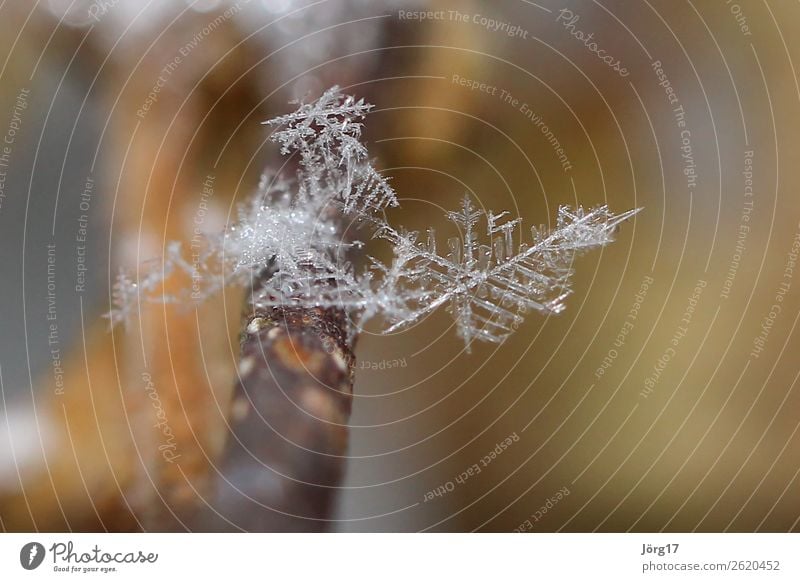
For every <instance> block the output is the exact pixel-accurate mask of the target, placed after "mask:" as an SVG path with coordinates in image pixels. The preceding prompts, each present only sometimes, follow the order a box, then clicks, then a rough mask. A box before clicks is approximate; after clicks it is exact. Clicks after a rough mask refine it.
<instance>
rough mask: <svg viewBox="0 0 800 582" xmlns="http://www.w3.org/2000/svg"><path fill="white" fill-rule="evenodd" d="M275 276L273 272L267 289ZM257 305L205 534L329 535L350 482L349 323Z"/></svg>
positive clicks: (248, 323)
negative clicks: (339, 495) (338, 499)
mask: <svg viewBox="0 0 800 582" xmlns="http://www.w3.org/2000/svg"><path fill="white" fill-rule="evenodd" d="M270 276H271V273H270V272H268V270H266V269H265V273H264V274H262V275H261V278H262V282H263V280H266V279H267V278H269V277H270ZM252 297H253V295H252V294H251V295H250V299H249V300H248V302H247V303H248V305H247V308H246V310H245V313H246V317H245V326H244V332H243V338H242V347H241V358H240V363H239V381H238V382H237V385H236V388H235V390H234V394H233V400H232V404H231V418H230V431H231V432H230V435H229V440H228V443H227V445H226V447H225V450H224V452H223V454H222V457H221V462H220V467H219V470H220V476H219V479H218V481H217V487H216V503H215V507H214V510H215V512H217V513H218V515H216V516H215V518H214V520H213V521H212V522H211V523H207V524H204V529H205V527H206V526H208V528H209V529H215V530H216V529H243V530H246V531H321V530H325V529H326V528H327V524H328V521H326V520H329V519H330V516H331V512H332V508H333V503H334V500H335V494H336V491H337V487H338V485H339V483H340V481H341V478H342V475H343V472H344V455H345V453H346V450H347V440H348V428H347V424H346V423H347V421H348V419H349V416H350V408H351V400H352V394H353V363H354V356H353V351H352V350H353V345H352V343H351V342H350V341H348V334H347V332H346V329H347V322H346V320H345V315H344V313H343V312H342V311H341V310H337V309H322V308H312V309H309V308H298V307H274V308H273V307H270V308H266V309H263V308H259V307H257V306H255V305H253V301H252ZM214 522H216V523H214Z"/></svg>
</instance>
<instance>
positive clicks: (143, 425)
mask: <svg viewBox="0 0 800 582" xmlns="http://www.w3.org/2000/svg"><path fill="white" fill-rule="evenodd" d="M419 11H431V12H430V13H429V14H427V15H426V18H425V19H424V20H423V19H421V18H420V17H419V14H418V13H419ZM576 17H577V18H576ZM799 34H800V7H798V5H797V3H795V2H789V1H788V0H787V1H785V2H769V3H767V2H743V1H742V2H739V3H736V2H726V1H719V2H671V1H657V2H642V3H638V2H637V3H634V2H625V1H604V2H589V1H583V0H572V1H570V2H565V3H563V4H561V3H557V2H552V1H551V0H542V1H541V2H536V3H534V2H528V1H527V0H506V1H503V2H489V1H488V0H487V1H483V2H480V1H473V0H468V1H463V0H462V1H459V2H455V1H454V0H450V1H438V0H431V1H430V2H422V1H412V0H407V1H404V0H394V1H391V0H382V1H372V2H367V1H366V0H363V1H356V0H327V1H317V2H311V1H307V0H261V1H257V0H251V1H250V2H246V1H244V0H242V1H240V2H238V3H235V2H223V1H219V0H200V1H198V2H194V3H192V2H189V1H187V2H183V1H179V0H173V1H170V2H152V3H142V2H134V1H132V0H120V1H118V2H93V3H92V2H85V1H81V0H75V1H74V2H72V1H71V0H50V1H49V2H27V1H23V0H9V1H7V2H5V3H3V4H2V6H0V46H2V51H1V52H0V55H2V57H3V58H2V69H0V77H1V78H2V83H1V84H0V87H2V89H1V90H0V134H2V135H3V136H4V138H5V143H4V144H0V154H4V155H5V158H0V171H1V172H4V173H3V174H2V175H0V180H2V181H0V237H2V238H1V239H0V273H2V277H0V290H1V292H2V295H1V296H0V297H2V302H0V346H2V349H0V380H1V381H2V383H1V385H0V387H1V388H2V403H1V404H0V406H2V411H3V412H2V414H0V519H2V522H1V523H0V525H2V527H3V528H4V529H5V530H34V529H90V530H91V529H96V530H101V531H102V530H103V529H109V530H118V529H129V528H134V527H145V528H147V524H148V523H150V522H151V520H150V514H151V513H157V512H159V511H163V507H169V506H171V504H173V503H179V502H180V501H181V500H185V499H186V498H187V497H192V496H195V495H202V494H203V491H202V483H200V481H199V480H197V479H195V477H194V476H195V475H197V474H199V473H201V472H202V471H203V469H204V467H206V466H207V465H208V464H209V463H213V459H214V455H215V453H216V452H218V451H219V448H220V446H221V441H222V439H223V438H224V418H225V415H226V414H227V411H226V410H225V403H226V402H227V396H228V394H229V391H230V389H231V386H232V378H233V377H234V366H235V364H236V357H237V349H238V346H237V337H236V335H237V333H238V329H237V326H238V324H239V320H238V313H239V310H240V308H241V293H240V292H239V291H236V290H231V291H229V292H226V293H225V294H224V295H223V296H221V297H219V298H217V299H215V300H214V301H211V302H209V303H208V304H206V305H205V306H204V307H203V308H202V309H201V310H200V311H199V312H197V313H195V312H194V311H192V312H191V313H187V312H186V311H185V310H180V309H176V308H174V307H172V306H167V307H164V306H151V307H149V308H146V309H145V310H144V311H143V313H142V314H141V318H139V319H137V321H136V322H135V323H134V325H131V326H129V327H128V328H126V329H118V330H115V331H114V332H113V333H109V332H108V329H107V322H106V321H105V320H104V319H102V317H101V316H102V314H103V313H104V312H105V311H106V310H107V309H108V307H109V291H110V280H111V278H112V277H113V275H114V274H115V273H116V271H117V269H118V268H120V267H125V268H129V269H135V268H136V265H137V264H138V263H140V262H141V261H143V260H145V259H150V258H154V257H155V259H156V260H159V258H160V257H161V256H162V253H163V251H164V247H165V243H166V241H168V240H183V241H188V240H189V239H190V237H191V235H192V228H193V226H194V224H195V223H194V220H195V218H196V217H197V216H198V212H199V209H200V203H201V200H202V199H201V192H202V188H203V183H204V182H206V181H207V180H208V179H209V176H210V177H212V182H213V192H214V193H213V197H212V199H211V201H210V204H211V207H212V208H211V209H210V210H209V211H208V212H207V213H205V214H204V215H203V220H202V227H203V229H204V230H206V231H208V232H214V231H217V230H219V229H221V228H222V227H223V226H224V225H225V223H226V222H227V221H229V220H231V218H232V217H233V216H234V215H235V210H234V203H235V202H236V201H241V200H243V199H245V198H246V197H247V196H248V195H249V193H251V192H252V191H253V189H254V187H255V185H256V184H257V182H258V178H259V175H260V173H261V171H262V169H263V167H264V166H265V165H266V164H279V163H280V162H281V160H280V158H279V156H278V155H277V152H276V148H275V147H274V146H273V145H272V144H270V143H269V142H267V132H266V130H265V128H264V127H263V126H262V125H260V122H261V121H263V120H265V119H268V118H269V117H271V116H274V115H276V114H279V113H283V112H285V111H287V110H288V108H289V107H290V106H289V105H287V101H289V100H290V99H292V98H297V97H302V96H304V95H311V96H315V95H317V94H319V92H320V91H321V90H323V89H324V88H326V87H328V86H330V85H333V84H338V85H341V86H342V87H344V88H345V89H346V90H347V91H348V92H351V93H354V94H357V95H359V96H364V97H366V98H367V99H368V100H369V101H370V102H372V103H375V104H376V107H375V110H374V113H373V114H372V115H371V116H370V117H369V118H368V120H367V129H366V131H365V137H366V139H367V140H368V142H369V145H370V152H371V153H372V154H373V155H375V156H377V157H378V159H379V160H380V163H379V166H380V167H382V168H383V169H384V170H385V172H386V173H387V174H388V175H390V176H392V179H393V183H394V185H395V187H396V189H397V191H398V193H399V195H400V198H401V202H402V208H401V209H399V210H397V211H392V212H393V216H392V218H393V219H394V220H396V221H397V222H400V223H402V224H404V225H406V226H408V227H415V228H423V227H424V226H427V225H428V224H431V223H433V224H434V225H435V226H437V227H439V226H442V225H443V222H442V221H443V219H442V212H443V209H450V208H453V207H455V206H456V204H457V203H458V199H459V198H460V197H461V196H462V195H463V193H464V192H465V191H467V192H470V193H471V194H472V195H473V196H474V197H476V198H477V199H478V200H479V202H480V204H482V205H483V206H484V207H486V208H490V209H493V210H495V211H499V210H501V209H506V208H507V209H509V210H511V211H512V213H513V214H515V215H518V216H520V217H522V218H523V219H524V221H525V224H526V225H531V224H539V223H548V222H552V220H553V218H554V216H555V213H556V209H557V207H558V205H560V204H572V205H576V204H583V205H586V206H592V205H597V204H608V205H609V206H610V207H611V208H612V209H613V210H615V211H618V212H621V211H625V210H627V209H630V208H633V207H644V211H643V212H642V213H640V214H639V215H638V216H637V217H636V220H635V221H633V222H630V223H628V224H626V225H624V226H623V227H622V229H621V231H620V233H619V236H618V242H616V243H615V244H613V245H611V246H609V247H607V248H605V249H603V250H602V251H601V252H594V253H592V254H590V255H587V256H585V257H582V258H580V259H579V261H578V264H577V265H576V267H577V270H578V275H577V280H576V286H575V287H576V293H575V294H574V296H572V297H571V299H570V300H569V304H568V309H567V311H566V312H565V313H564V314H562V315H560V316H558V317H549V318H543V317H542V316H540V315H538V314H530V315H529V316H528V318H527V320H526V322H525V324H524V325H523V326H521V328H520V329H519V331H518V332H517V333H516V334H515V335H513V336H512V337H511V339H509V340H508V341H507V342H506V343H505V344H503V345H502V346H500V347H497V346H491V345H480V346H476V347H475V349H473V352H472V353H471V354H466V353H464V351H463V349H462V348H463V346H462V345H461V342H460V341H459V340H458V339H457V338H456V336H455V334H454V332H453V330H452V329H449V326H450V320H449V318H448V316H447V314H446V313H441V314H438V315H436V316H435V317H432V318H430V319H429V320H427V321H425V322H424V323H423V324H421V325H418V326H416V327H414V328H413V329H411V330H409V331H407V332H404V333H402V334H396V335H392V336H383V335H380V334H379V333H377V332H378V331H379V330H378V329H375V330H374V332H375V333H366V334H364V335H363V336H362V337H361V339H360V341H359V344H358V347H357V356H358V359H359V363H358V364H357V366H358V368H359V369H358V372H357V374H358V375H357V380H356V386H355V393H356V396H355V400H354V412H353V416H352V419H351V424H352V429H351V445H350V453H349V454H350V459H349V461H348V474H347V479H346V482H345V483H344V484H343V488H342V491H341V496H340V504H339V508H338V511H337V515H336V520H337V521H336V524H335V527H334V529H335V530H339V531H397V530H400V531H417V530H433V531H472V530H479V531H512V530H515V529H516V530H525V531H594V530H598V531H626V530H636V531H658V530H667V531H692V530H698V531H723V530H725V531H756V530H757V531H787V530H798V529H800V478H798V473H799V472H800V435H798V430H797V429H798V426H800V414H799V413H798V410H799V409H800V394H798V392H800V388H798V387H797V386H796V381H797V377H798V373H800V364H798V359H797V352H798V342H797V339H796V333H795V326H796V324H797V320H798V314H800V310H798V306H800V272H798V270H797V265H796V264H795V261H796V260H797V256H796V253H797V252H798V250H800V242H796V241H798V239H797V237H798V236H800V197H799V196H798V194H797V192H798V186H800V184H798V181H800V173H799V172H798V167H800V164H798V161H800V160H799V159H798V155H799V154H800V152H799V151H798V139H797V136H798V135H800V115H798V113H800V88H799V87H798V79H797V76H796V74H795V70H796V66H798V65H800V45H798V41H797V38H798V35H799ZM588 35H592V36H591V38H587V37H588ZM593 43H594V44H593ZM594 51H605V52H604V53H601V54H602V55H609V56H610V57H613V58H610V59H609V60H613V61H614V62H616V61H617V60H618V61H619V63H620V64H619V66H618V67H617V68H619V69H620V70H619V71H617V70H614V67H613V63H612V66H609V65H608V64H606V63H605V62H604V61H603V60H601V58H600V57H599V56H598V55H597V54H596V52H594ZM177 57H180V59H179V62H178V61H176V60H175V59H176V58H177ZM623 72H624V73H625V74H621V73H623ZM454 76H457V77H454ZM461 79H464V80H465V81H464V83H461V82H459V80H461ZM473 81H474V82H475V83H474V84H473V83H472V82H473ZM481 84H484V85H483V86H481ZM473 85H474V86H475V88H474V89H472V88H470V87H471V86H473ZM148 95H150V96H148ZM670 99H672V100H673V102H672V103H671V102H670ZM145 107H147V108H145ZM0 139H3V138H0ZM2 147H6V149H5V150H3V149H1V148H2ZM557 148H561V150H560V151H557ZM562 152H563V154H562ZM559 156H561V157H559ZM565 160H566V161H565ZM442 230H443V232H444V230H446V229H442ZM442 236H444V234H442ZM84 239H85V240H84ZM48 245H52V246H48ZM384 251H385V249H384ZM374 252H376V253H380V252H383V251H382V250H381V249H379V248H378V249H375V251H374ZM84 267H85V270H83V268H84ZM84 279H85V282H84ZM392 360H400V361H401V362H402V363H403V364H402V365H401V366H399V367H391V368H390V367H387V365H386V362H388V361H392ZM382 363H383V364H382ZM148 379H149V380H148ZM148 382H152V386H150V385H149V384H148ZM154 393H155V394H156V397H155V398H154V397H153V394H154ZM156 399H157V400H156ZM156 401H157V402H158V406H159V407H160V409H161V410H163V411H164V417H165V418H166V419H167V422H168V423H169V426H170V428H171V430H172V432H173V433H174V435H175V441H176V446H175V451H174V452H175V454H176V455H179V457H177V458H176V459H175V461H174V462H171V463H169V462H165V461H164V456H163V455H162V454H161V451H159V450H158V447H159V440H158V437H159V435H158V433H157V430H156V429H155V428H154V423H155V422H157V420H156V417H155V412H154V410H155V408H154V404H153V403H154V402H156ZM509 436H511V444H510V445H508V446H507V447H506V448H503V447H501V448H500V450H501V453H499V454H496V453H495V454H494V456H493V454H492V451H494V450H495V448H496V447H497V445H498V443H500V442H502V441H504V439H506V438H507V437H509ZM487 459H488V461H487ZM474 465H477V466H478V468H479V469H480V472H476V471H474V470H473V471H472V474H468V478H466V479H464V478H460V477H459V476H461V475H462V474H463V473H464V472H469V470H470V468H471V467H473V466H474ZM457 477H459V479H456V478H457ZM195 485H196V486H195ZM437 490H438V491H439V492H440V493H441V492H442V491H444V493H443V494H440V495H432V494H429V492H431V491H437ZM426 494H428V495H426ZM426 497H427V498H429V500H427V501H426Z"/></svg>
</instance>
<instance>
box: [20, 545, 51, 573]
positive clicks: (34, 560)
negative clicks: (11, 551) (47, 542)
mask: <svg viewBox="0 0 800 582" xmlns="http://www.w3.org/2000/svg"><path fill="white" fill-rule="evenodd" d="M44 554H45V551H44V546H43V545H42V544H40V543H39V542H29V543H27V544H25V545H24V546H22V549H21V550H20V551H19V563H20V564H22V567H23V568H25V569H26V570H35V569H36V568H38V567H39V566H41V565H42V562H43V561H44Z"/></svg>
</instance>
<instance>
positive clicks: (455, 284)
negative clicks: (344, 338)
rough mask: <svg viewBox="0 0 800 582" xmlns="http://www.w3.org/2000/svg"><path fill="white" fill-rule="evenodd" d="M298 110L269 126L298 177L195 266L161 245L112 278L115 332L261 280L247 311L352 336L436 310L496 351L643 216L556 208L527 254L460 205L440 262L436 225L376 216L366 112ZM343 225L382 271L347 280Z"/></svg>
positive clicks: (388, 191) (330, 103) (264, 196)
mask: <svg viewBox="0 0 800 582" xmlns="http://www.w3.org/2000/svg"><path fill="white" fill-rule="evenodd" d="M298 105H299V106H298V108H297V110H296V111H295V112H293V113H290V114H288V115H284V116H281V117H278V118H276V119H273V120H271V121H268V122H266V123H268V124H270V125H272V126H275V127H276V130H275V132H274V133H273V134H272V136H271V139H272V140H273V141H275V142H277V143H279V144H280V146H281V153H282V154H284V155H296V156H298V158H299V159H298V169H297V171H296V174H295V176H294V177H293V178H292V179H291V180H289V179H285V178H284V177H282V176H279V175H276V174H273V173H266V174H264V176H263V177H262V180H261V182H260V184H259V187H258V189H257V192H256V194H255V196H253V198H252V199H251V200H250V201H249V202H248V203H246V204H243V205H241V206H240V207H239V209H238V220H237V221H236V222H235V223H234V224H232V225H231V226H229V227H228V228H227V229H225V231H224V232H223V233H222V234H221V235H219V236H218V237H213V238H208V239H207V240H206V245H205V247H204V249H203V251H202V252H201V253H195V254H194V255H193V258H194V260H193V261H191V262H190V261H187V260H186V259H185V258H183V254H182V252H181V248H180V244H179V243H171V244H170V245H169V246H168V247H167V252H166V257H165V262H164V265H163V267H162V268H160V269H156V268H150V269H146V270H145V273H146V274H145V275H144V276H143V277H141V278H140V279H139V281H138V282H135V281H134V280H133V279H132V278H131V277H130V276H129V275H126V274H125V273H121V274H120V276H119V277H118V279H117V282H116V284H115V286H114V295H113V298H114V309H113V310H112V311H111V313H110V314H109V317H110V319H111V321H112V323H117V322H119V321H123V320H125V319H127V318H128V317H129V316H130V314H131V313H132V311H133V308H134V307H135V306H136V305H137V304H138V302H140V301H153V302H161V303H165V302H170V303H172V302H174V303H183V302H186V301H187V300H195V301H196V300H202V299H204V298H207V297H208V296H210V295H212V294H213V293H216V292H217V291H218V290H219V289H221V288H222V286H224V285H230V284H237V285H240V286H242V287H247V288H251V287H250V286H251V285H252V282H253V280H254V277H258V278H260V280H259V285H258V286H255V291H253V297H252V301H253V304H254V305H255V306H257V307H262V308H269V307H281V306H287V305H291V306H295V307H307V308H314V307H322V308H337V309H341V310H344V311H345V312H346V314H347V315H348V320H349V321H350V322H351V323H350V330H349V332H350V334H351V335H352V336H354V335H355V334H356V333H357V332H358V331H359V330H360V329H362V328H363V326H364V324H365V323H366V322H367V321H369V320H371V319H373V318H376V317H379V318H381V319H382V320H383V321H384V322H385V324H386V325H385V329H386V331H387V332H389V331H395V330H398V329H401V328H403V327H406V326H409V325H411V324H413V323H415V322H417V321H420V320H421V319H422V318H424V317H425V316H427V315H428V314H430V313H432V312H433V311H435V310H436V309H438V308H439V307H443V306H444V307H446V308H447V310H448V311H449V312H450V313H451V314H452V316H453V318H454V320H455V322H456V326H457V330H458V334H459V336H460V337H461V338H462V339H463V340H464V343H465V345H466V347H467V349H469V347H470V344H471V343H472V341H473V340H482V341H489V342H495V343H500V342H502V341H503V340H505V339H506V338H507V337H508V336H509V335H510V334H511V333H512V332H513V331H514V330H515V329H516V328H517V327H518V326H519V325H520V323H522V320H523V315H524V314H525V313H526V312H527V311H530V310H534V311H539V312H543V313H560V312H561V311H562V310H563V309H564V306H565V304H564V301H565V299H566V298H567V296H568V295H569V294H570V292H571V291H570V281H571V278H572V275H573V268H572V265H573V261H574V259H575V257H576V256H577V255H578V254H579V253H581V252H583V251H585V250H587V249H591V248H594V247H599V246H603V245H605V244H607V243H609V242H611V241H612V240H613V234H614V231H615V229H616V227H617V226H618V225H619V224H620V223H621V222H623V221H625V220H627V219H629V218H631V217H632V216H633V215H635V214H636V213H637V212H638V211H639V210H640V209H634V210H630V211H628V212H625V213H622V214H618V215H615V214H613V213H612V212H611V211H609V209H608V208H607V207H606V206H600V207H598V208H594V209H591V210H584V209H583V208H577V209H575V210H571V209H570V208H568V207H561V208H559V210H558V218H557V223H556V226H555V228H554V229H552V230H551V231H547V230H546V229H545V228H544V227H539V228H536V227H533V228H531V239H530V241H529V242H528V243H525V242H523V241H522V240H520V241H519V242H517V239H518V238H519V239H521V238H522V237H521V236H518V235H516V233H517V231H519V230H521V219H519V218H516V219H510V218H509V213H508V212H501V213H500V214H494V213H493V212H492V211H488V212H487V211H484V210H480V209H477V208H475V206H474V205H473V203H472V201H471V200H470V198H469V197H468V196H465V197H464V199H463V200H462V203H461V208H460V209H459V210H458V211H454V212H447V214H446V218H447V219H448V220H449V221H451V222H452V223H453V224H454V225H455V227H457V228H458V231H459V233H460V236H459V237H453V238H450V239H449V240H448V244H447V252H446V253H444V254H443V253H440V252H439V251H438V250H437V240H436V233H435V231H434V229H433V228H429V229H428V230H427V233H426V235H425V236H424V237H421V235H420V233H419V232H416V231H411V232H409V231H405V230H403V229H396V228H395V227H393V226H392V225H391V224H390V223H389V221H388V220H387V219H386V217H385V214H386V213H385V212H384V211H385V210H386V209H387V208H390V207H393V206H397V197H396V195H395V192H394V190H393V189H392V187H391V185H390V184H389V181H388V180H387V179H386V178H385V177H383V176H382V175H381V174H380V172H379V171H378V170H377V169H376V168H375V167H374V166H373V165H372V162H371V161H370V159H369V156H368V152H367V149H366V147H365V146H364V144H363V142H362V141H361V131H362V127H363V124H362V121H363V119H364V117H365V116H366V115H367V114H368V113H369V110H370V109H371V108H372V105H369V104H367V103H365V102H364V100H363V99H359V100H356V99H355V98H354V97H352V96H347V95H344V94H342V93H341V92H340V90H339V88H338V87H333V88H331V89H329V90H328V91H325V93H323V94H322V96H321V97H320V98H319V99H317V100H316V101H313V102H311V103H299V104H298ZM345 219H349V220H351V221H355V222H356V223H358V224H360V225H361V226H360V229H359V230H360V232H361V233H362V234H363V233H366V234H367V235H369V236H371V237H372V238H373V239H378V240H382V241H385V242H387V243H388V244H389V245H391V248H392V251H393V257H392V260H391V262H389V263H384V262H382V261H380V260H378V259H376V258H374V257H371V256H370V257H369V261H370V265H369V266H368V267H367V268H365V269H361V270H359V269H357V268H356V267H355V266H354V265H353V264H352V263H351V262H350V261H349V260H348V258H349V257H350V256H352V254H353V253H352V252H351V251H352V249H357V248H361V247H362V246H363V242H362V241H359V240H345V239H343V237H342V230H343V228H342V224H343V222H344V220H345ZM481 230H483V233H484V236H481ZM515 235H516V236H515ZM421 238H424V240H420V239H421ZM482 241H484V242H482ZM264 269H269V274H270V275H271V276H264ZM176 271H179V272H183V273H184V274H185V275H187V276H189V277H191V278H192V281H193V286H192V289H193V291H192V292H191V293H190V292H189V290H186V291H185V292H183V294H182V295H181V294H179V295H174V294H173V295H168V294H166V293H164V292H163V289H162V284H163V282H164V280H165V279H166V278H167V277H170V276H172V274H173V273H175V272H176ZM197 288H200V289H201V291H199V292H198V291H197V290H196V289H197Z"/></svg>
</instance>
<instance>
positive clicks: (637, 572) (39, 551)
mask: <svg viewBox="0 0 800 582" xmlns="http://www.w3.org/2000/svg"><path fill="white" fill-rule="evenodd" d="M799 555H800V536H797V535H793V534H531V535H516V534H417V535H415V534H340V535H333V534H2V535H0V580H3V581H5V580H8V581H17V580H67V579H69V580H86V579H89V580H120V581H121V580H142V579H148V578H151V579H154V580H168V579H170V578H169V577H170V576H174V577H175V578H174V579H175V580H178V579H181V578H179V577H183V576H186V575H195V574H196V575H198V576H199V578H198V579H200V580H214V579H221V580H231V581H233V580H245V579H258V580H311V579H317V580H325V581H326V582H328V581H336V580H343V581H347V582H356V581H359V580H369V581H374V580H402V581H403V582H409V580H420V581H426V580H436V579H442V580H457V581H459V582H461V581H464V580H487V579H489V580H491V579H495V580H546V581H550V580H584V579H585V580H589V579H591V580H614V581H617V580H648V579H653V580H753V581H755V580H793V581H796V580H800V568H798V563H800V556H799ZM182 579H183V580H186V578H182Z"/></svg>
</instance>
